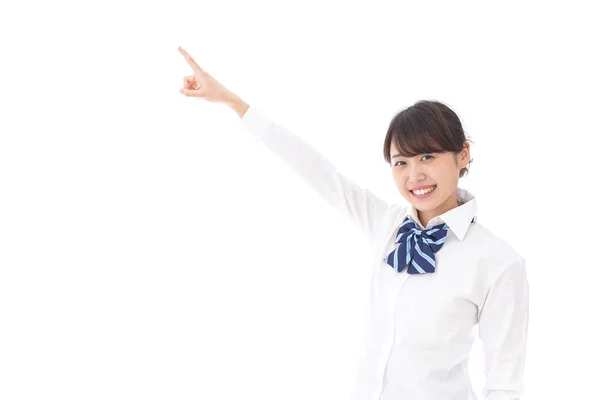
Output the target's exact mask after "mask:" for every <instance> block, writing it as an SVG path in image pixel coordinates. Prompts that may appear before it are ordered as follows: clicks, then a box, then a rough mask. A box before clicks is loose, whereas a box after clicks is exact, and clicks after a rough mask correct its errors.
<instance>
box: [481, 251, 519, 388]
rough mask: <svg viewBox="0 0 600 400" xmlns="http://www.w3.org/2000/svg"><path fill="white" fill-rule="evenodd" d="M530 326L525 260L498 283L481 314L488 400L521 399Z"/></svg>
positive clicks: (517, 263)
mask: <svg viewBox="0 0 600 400" xmlns="http://www.w3.org/2000/svg"><path fill="white" fill-rule="evenodd" d="M528 323H529V283H528V280H527V272H526V270H525V260H524V259H523V258H520V259H518V260H517V261H515V262H513V263H512V264H511V265H510V266H509V267H507V268H506V269H505V270H504V271H502V273H501V274H500V275H499V276H498V277H497V278H496V279H495V280H494V283H493V284H492V286H490V288H489V291H488V293H487V296H486V298H485V301H484V303H483V305H482V306H481V308H480V311H479V337H480V338H481V341H482V345H483V353H484V369H485V376H486V382H485V386H484V388H483V390H482V393H483V395H484V399H485V400H519V399H520V397H521V395H522V394H523V393H524V392H525V388H524V384H523V373H524V369H525V348H526V344H527V327H528Z"/></svg>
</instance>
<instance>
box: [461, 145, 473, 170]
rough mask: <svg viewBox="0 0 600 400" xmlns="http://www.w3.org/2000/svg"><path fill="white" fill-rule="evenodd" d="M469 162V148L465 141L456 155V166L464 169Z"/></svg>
mask: <svg viewBox="0 0 600 400" xmlns="http://www.w3.org/2000/svg"><path fill="white" fill-rule="evenodd" d="M470 160H471V146H470V144H469V142H467V141H465V143H464V144H463V148H462V150H461V151H460V153H458V165H459V166H460V168H465V167H466V166H467V165H469V161H470Z"/></svg>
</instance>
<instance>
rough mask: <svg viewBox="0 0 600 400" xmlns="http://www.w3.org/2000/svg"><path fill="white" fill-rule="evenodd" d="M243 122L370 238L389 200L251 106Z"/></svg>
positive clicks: (370, 239)
mask: <svg viewBox="0 0 600 400" xmlns="http://www.w3.org/2000/svg"><path fill="white" fill-rule="evenodd" d="M241 121H242V124H243V126H244V127H245V128H246V129H247V130H248V131H249V132H250V133H251V134H252V135H253V136H254V138H255V139H256V141H257V142H260V143H262V144H264V145H265V146H266V147H267V148H268V149H269V150H271V151H272V152H274V153H275V154H276V155H277V156H278V157H279V158H280V159H281V160H282V161H283V162H284V163H285V164H287V165H288V166H289V167H290V168H291V169H292V170H293V171H294V172H295V173H296V174H297V175H299V176H300V177H301V178H302V180H303V181H304V182H306V183H307V184H308V185H309V186H310V187H312V188H313V189H314V190H316V192H317V193H318V194H319V195H320V196H321V198H323V199H324V200H325V201H326V202H327V203H328V204H329V205H330V206H332V207H334V208H335V209H336V210H337V211H338V212H340V213H341V214H342V215H344V216H346V217H347V218H349V219H350V220H351V221H352V222H353V223H354V224H355V225H356V226H357V227H358V228H359V229H360V230H361V231H362V233H363V234H364V235H365V236H366V237H367V239H368V240H369V241H370V242H372V240H373V237H374V234H375V232H376V230H377V228H378V226H379V224H380V223H381V221H382V220H383V219H384V216H385V214H386V213H387V210H388V207H389V204H387V203H386V202H385V201H384V200H382V199H381V198H379V197H378V196H376V195H374V194H373V193H371V192H370V191H369V190H368V189H364V188H362V187H360V186H359V185H357V184H356V183H354V182H352V181H351V180H350V179H348V178H346V177H345V176H343V175H342V174H340V173H339V172H338V171H337V169H336V168H335V166H334V165H333V164H332V163H331V162H330V161H329V160H328V159H327V158H326V157H325V156H323V155H322V154H321V153H320V152H318V151H317V150H316V149H315V148H313V147H312V146H311V145H309V144H308V143H307V142H305V141H304V140H303V139H301V138H300V137H298V136H297V135H295V134H293V133H292V132H290V131H289V130H287V129H286V128H284V127H282V126H280V125H279V124H277V123H275V122H274V121H272V120H271V119H269V118H268V117H267V116H265V115H264V114H263V113H261V112H260V111H259V110H258V109H257V108H255V107H252V106H250V108H249V109H248V110H247V111H246V113H245V114H244V115H243V116H242V119H241Z"/></svg>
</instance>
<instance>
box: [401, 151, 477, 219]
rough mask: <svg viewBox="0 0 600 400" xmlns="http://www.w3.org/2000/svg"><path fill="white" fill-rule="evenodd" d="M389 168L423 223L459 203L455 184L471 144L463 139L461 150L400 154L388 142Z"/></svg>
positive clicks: (403, 194) (467, 157) (467, 160)
mask: <svg viewBox="0 0 600 400" xmlns="http://www.w3.org/2000/svg"><path fill="white" fill-rule="evenodd" d="M390 154H391V156H392V159H391V168H392V175H393V178H394V182H395V183H396V187H397V188H398V191H399V192H400V194H401V195H402V197H404V198H405V199H406V200H407V201H408V202H409V203H410V204H412V205H413V206H414V207H415V208H416V209H417V210H418V214H419V220H420V221H421V224H422V225H423V226H426V225H427V223H428V222H429V221H430V220H431V219H432V218H433V217H436V216H438V215H440V214H443V213H445V212H446V211H448V210H450V209H452V208H454V207H456V206H458V203H457V200H456V188H457V186H458V179H459V175H460V170H461V169H462V168H465V167H466V166H467V165H468V164H469V160H470V147H469V143H468V142H465V144H464V147H463V149H462V150H461V151H460V153H458V154H456V153H454V152H449V151H446V152H437V153H423V154H418V155H416V156H413V157H405V156H402V155H399V151H398V149H397V148H396V145H395V144H394V143H391V145H390Z"/></svg>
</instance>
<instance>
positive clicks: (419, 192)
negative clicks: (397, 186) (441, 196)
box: [413, 186, 435, 196]
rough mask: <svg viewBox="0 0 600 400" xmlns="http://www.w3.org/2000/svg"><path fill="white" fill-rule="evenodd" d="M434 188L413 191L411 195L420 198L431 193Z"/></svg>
mask: <svg viewBox="0 0 600 400" xmlns="http://www.w3.org/2000/svg"><path fill="white" fill-rule="evenodd" d="M434 188H435V186H432V187H430V188H427V189H420V190H413V193H414V194H416V195H418V196H421V195H423V194H425V193H429V192H431V191H432V190H433V189H434Z"/></svg>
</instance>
